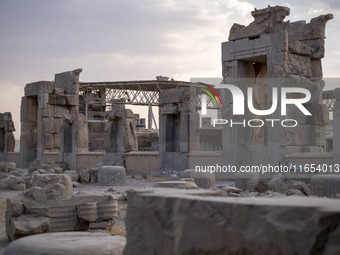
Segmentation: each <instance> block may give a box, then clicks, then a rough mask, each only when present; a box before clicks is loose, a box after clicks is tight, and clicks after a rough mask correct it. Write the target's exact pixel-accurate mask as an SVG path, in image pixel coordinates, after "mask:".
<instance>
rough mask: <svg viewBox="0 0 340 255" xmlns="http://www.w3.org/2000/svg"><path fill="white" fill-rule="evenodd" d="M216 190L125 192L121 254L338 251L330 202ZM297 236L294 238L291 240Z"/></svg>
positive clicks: (336, 212) (336, 213) (338, 212)
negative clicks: (229, 194) (236, 195)
mask: <svg viewBox="0 0 340 255" xmlns="http://www.w3.org/2000/svg"><path fill="white" fill-rule="evenodd" d="M217 194H218V193H216V192H212V191H202V190H201V191H197V190H181V189H173V190H171V192H169V191H168V189H154V190H146V191H145V190H144V191H142V192H137V191H131V192H128V207H127V214H126V221H125V222H126V233H127V244H126V247H125V250H124V254H125V255H130V254H131V255H132V254H133V255H134V254H138V253H139V252H140V251H143V253H144V254H163V255H167V254H176V255H181V254H254V255H257V254H313V253H314V252H316V251H317V250H319V249H322V250H324V251H325V252H326V251H327V252H330V250H333V253H329V254H337V253H338V252H339V251H340V245H339V242H338V241H336V238H337V237H338V233H340V226H339V225H337V224H335V225H334V222H337V220H335V219H338V217H339V216H340V209H339V206H338V203H336V202H335V200H334V201H333V200H329V199H320V198H308V199H306V198H304V197H278V198H258V197H256V198H255V197H253V198H225V197H218V195H217ZM216 195H217V196H216ZM144 219H148V220H147V221H145V220H144ZM150 222H152V224H150ZM297 226H298V227H297ZM331 226H333V227H331ZM202 229H204V231H202ZM330 229H332V230H330ZM301 233H303V235H301ZM320 233H328V236H329V239H328V240H332V241H331V242H330V241H327V242H324V241H321V239H320V238H322V237H320ZM297 235H298V236H299V238H295V237H296V236H297ZM273 240H275V241H273ZM321 244H322V248H319V247H320V245H321ZM335 251H336V252H335Z"/></svg>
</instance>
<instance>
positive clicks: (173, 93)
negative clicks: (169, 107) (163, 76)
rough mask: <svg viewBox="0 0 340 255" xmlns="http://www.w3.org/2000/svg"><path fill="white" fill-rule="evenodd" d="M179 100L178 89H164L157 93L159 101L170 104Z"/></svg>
mask: <svg viewBox="0 0 340 255" xmlns="http://www.w3.org/2000/svg"><path fill="white" fill-rule="evenodd" d="M178 102H180V91H179V90H178V89H164V90H162V91H161V92H160V93H159V103H161V104H171V103H178Z"/></svg>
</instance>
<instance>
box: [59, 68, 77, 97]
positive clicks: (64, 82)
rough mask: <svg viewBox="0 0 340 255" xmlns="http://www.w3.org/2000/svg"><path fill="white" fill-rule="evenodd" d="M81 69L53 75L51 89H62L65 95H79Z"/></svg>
mask: <svg viewBox="0 0 340 255" xmlns="http://www.w3.org/2000/svg"><path fill="white" fill-rule="evenodd" d="M82 71H83V70H82V69H76V70H74V71H69V72H63V73H58V74H56V75H55V78H54V83H53V87H54V88H62V89H64V90H65V93H66V94H70V95H77V96H78V93H79V75H80V73H81V72H82Z"/></svg>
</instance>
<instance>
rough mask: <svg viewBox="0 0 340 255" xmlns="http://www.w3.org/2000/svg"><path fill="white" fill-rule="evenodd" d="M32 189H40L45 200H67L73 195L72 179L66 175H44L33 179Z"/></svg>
mask: <svg viewBox="0 0 340 255" xmlns="http://www.w3.org/2000/svg"><path fill="white" fill-rule="evenodd" d="M32 187H40V188H42V189H43V190H44V192H45V194H46V200H58V199H69V198H71V197H72V195H73V186H72V179H71V178H70V177H69V176H68V175H66V174H44V175H37V176H35V177H34V178H33V183H32Z"/></svg>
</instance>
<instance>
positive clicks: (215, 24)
mask: <svg viewBox="0 0 340 255" xmlns="http://www.w3.org/2000/svg"><path fill="white" fill-rule="evenodd" d="M268 4H270V5H271V6H275V5H283V6H287V7H289V8H290V10H291V14H290V16H288V17H287V18H286V20H291V21H297V20H307V21H308V22H309V20H310V19H311V18H313V17H316V16H319V15H321V14H327V13H333V14H334V19H333V20H331V21H329V22H328V24H327V26H326V37H327V38H326V55H325V58H324V59H323V72H324V77H339V75H338V69H339V67H340V46H339V45H340V44H339V43H338V41H337V40H338V39H339V37H340V33H339V31H338V30H337V29H338V28H339V27H340V26H339V25H340V23H339V17H340V15H339V14H340V1H338V0H324V1H317V0H302V1H299V0H294V1H291V0H288V1H256V0H255V1H243V0H215V1H214V0H165V1H161V0H96V1H94V0H0V89H1V92H0V112H6V111H10V112H12V115H13V118H14V121H15V127H16V130H17V131H16V132H15V137H16V139H19V138H20V137H19V135H20V101H21V97H22V96H23V94H24V87H25V84H27V83H30V82H34V81H40V80H49V81H51V80H53V79H54V74H55V73H59V72H63V71H69V70H74V69H76V68H83V72H82V73H81V75H80V78H81V81H119V80H143V79H155V77H156V76H158V75H164V76H169V77H173V78H174V79H176V80H184V81H189V80H190V78H191V77H221V60H220V59H221V42H224V41H227V39H228V34H229V29H230V27H231V26H232V24H233V23H240V24H243V25H248V24H249V23H250V22H251V21H252V20H253V18H252V16H251V15H250V11H252V10H254V7H256V8H257V9H262V8H265V7H267V5H268ZM339 86H340V84H339ZM142 117H143V116H142Z"/></svg>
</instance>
